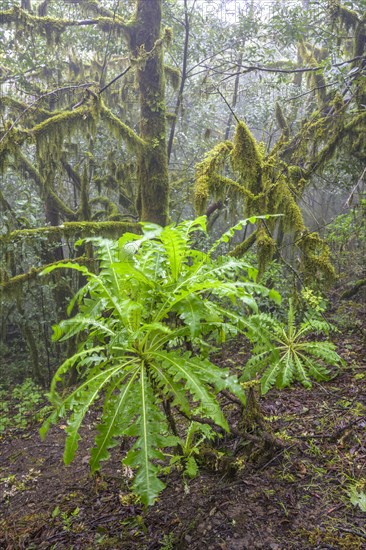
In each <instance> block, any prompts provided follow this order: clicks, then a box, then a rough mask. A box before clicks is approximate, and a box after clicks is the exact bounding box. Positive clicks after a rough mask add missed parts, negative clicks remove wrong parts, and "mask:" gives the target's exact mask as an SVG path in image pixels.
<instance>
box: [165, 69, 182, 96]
mask: <svg viewBox="0 0 366 550" xmlns="http://www.w3.org/2000/svg"><path fill="white" fill-rule="evenodd" d="M164 73H165V78H166V80H167V82H169V84H170V85H171V86H172V88H173V89H174V90H177V89H178V87H179V83H180V71H179V69H176V68H175V67H171V66H170V65H164Z"/></svg>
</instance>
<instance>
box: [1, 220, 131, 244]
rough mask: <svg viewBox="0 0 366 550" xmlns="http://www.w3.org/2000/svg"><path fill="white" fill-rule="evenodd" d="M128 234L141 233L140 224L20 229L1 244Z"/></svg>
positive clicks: (81, 223) (72, 223)
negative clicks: (28, 240) (41, 237)
mask: <svg viewBox="0 0 366 550" xmlns="http://www.w3.org/2000/svg"><path fill="white" fill-rule="evenodd" d="M126 232H138V233H140V232H141V228H140V225H139V224H138V223H130V222H116V221H109V222H65V223H64V224H62V225H58V226H49V227H38V228H36V229H19V230H16V231H12V232H11V233H9V234H7V235H2V236H0V243H10V242H11V243H17V242H20V241H22V240H23V239H35V238H39V237H40V236H42V235H44V236H45V237H48V236H50V237H53V236H58V237H60V238H61V237H65V238H84V237H95V236H103V237H119V236H121V235H123V233H126Z"/></svg>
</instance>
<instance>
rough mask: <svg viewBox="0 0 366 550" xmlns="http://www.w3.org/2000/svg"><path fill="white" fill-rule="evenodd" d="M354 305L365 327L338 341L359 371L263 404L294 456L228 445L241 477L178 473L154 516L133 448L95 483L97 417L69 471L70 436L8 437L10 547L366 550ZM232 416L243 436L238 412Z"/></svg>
mask: <svg viewBox="0 0 366 550" xmlns="http://www.w3.org/2000/svg"><path fill="white" fill-rule="evenodd" d="M347 304H348V305H345V306H344V307H345V308H346V312H345V313H344V312H343V313H342V315H343V319H344V315H345V316H346V317H347V316H348V319H353V320H354V326H353V327H351V328H353V330H351V331H350V332H346V331H344V332H343V333H342V334H340V335H339V336H338V337H337V338H338V351H339V353H340V354H341V355H342V356H343V358H344V359H345V360H346V362H347V366H346V368H345V369H344V370H343V371H342V372H341V374H340V375H339V376H338V377H336V378H334V379H333V380H332V381H330V382H328V383H324V384H315V385H314V388H313V390H311V391H308V390H305V389H304V388H302V387H300V386H295V387H294V388H292V389H289V390H286V391H281V392H280V391H275V390H274V391H271V392H269V394H268V395H267V396H266V397H265V398H262V399H261V401H260V404H261V408H262V410H263V413H264V415H265V418H266V429H267V430H268V431H270V432H271V433H273V434H275V436H276V437H277V438H279V439H280V441H281V442H282V447H280V448H278V449H276V450H275V451H273V450H272V454H270V453H269V454H264V453H262V454H261V453H260V452H257V456H256V457H254V453H253V449H251V453H248V451H247V449H246V446H245V445H243V442H240V441H239V440H238V438H237V437H235V436H231V437H230V438H227V439H226V440H224V441H221V442H220V451H221V452H223V453H226V454H227V455H229V454H231V455H235V457H236V464H237V465H238V466H239V467H238V469H237V470H236V471H232V470H230V471H229V470H228V469H225V466H224V464H225V461H224V460H222V461H221V460H216V462H215V461H213V463H211V464H210V461H209V460H207V461H206V464H204V465H203V467H202V469H201V473H200V476H199V477H197V478H196V479H194V480H183V479H182V477H181V476H180V475H179V474H178V473H177V472H173V473H171V474H170V475H169V477H168V478H167V480H166V482H167V488H166V490H165V491H164V492H163V493H162V495H161V497H160V499H159V501H158V502H157V504H156V505H155V506H154V507H152V508H150V509H148V510H144V509H143V508H142V507H141V506H140V505H139V504H138V503H137V502H136V500H135V498H134V496H133V495H132V494H131V493H130V492H129V484H130V479H129V471H128V470H127V469H123V467H122V466H121V458H122V457H123V454H124V450H123V448H122V447H121V448H117V449H115V451H114V453H113V454H112V458H111V460H110V461H109V462H108V463H106V464H105V467H104V469H103V473H102V475H101V476H100V477H94V478H92V477H90V475H89V471H88V448H89V446H90V444H91V440H92V438H93V434H94V429H93V415H90V416H89V425H88V424H87V425H86V426H85V427H84V429H83V433H82V436H83V437H82V440H81V442H80V447H79V453H78V456H77V458H76V459H75V461H74V463H73V464H72V465H71V466H69V467H66V466H64V465H63V462H62V453H63V444H64V428H65V426H62V425H59V426H57V427H55V428H54V429H53V430H52V431H50V433H49V435H48V436H47V439H46V441H45V442H41V440H40V437H39V435H38V426H33V427H32V428H31V429H27V430H11V431H8V432H7V433H5V435H3V436H2V439H1V451H0V464H1V466H0V514H1V516H0V517H1V519H0V547H1V548H4V549H7V550H10V549H18V548H19V549H22V548H24V549H29V550H30V549H37V550H38V549H39V550H42V549H57V550H61V549H67V550H71V549H82V550H86V549H94V548H96V549H119V548H121V549H126V550H127V549H150V550H153V549H165V550H169V549H186V548H187V549H188V548H189V549H192V550H195V549H197V550H198V549H200V550H202V549H213V550H216V549H222V550H235V549H238V550H239V549H252V548H263V549H269V550H276V549H282V550H290V549H302V550H303V549H310V548H318V549H349V550H357V549H366V528H365V519H366V514H365V513H364V512H362V511H361V508H360V507H359V506H355V505H354V504H352V503H351V499H350V496H349V494H348V493H349V491H351V487H354V488H355V489H354V490H356V492H357V491H358V492H359V493H361V492H363V493H366V434H365V426H366V363H365V342H364V341H363V336H364V334H362V330H361V323H362V317H361V315H362V311H361V309H360V308H356V307H353V306H352V304H350V303H347ZM347 307H348V308H349V311H348V310H347ZM242 350H243V343H240V342H236V343H235V344H231V345H230V346H227V347H226V348H225V349H223V350H222V352H221V353H220V354H219V356H218V357H217V360H218V361H220V362H221V363H222V364H226V365H228V364H230V362H232V361H234V362H235V363H236V364H240V362H242V361H243V353H242ZM231 408H233V406H232V405H231ZM228 410H230V406H229V407H228ZM229 414H230V415H231V417H230V419H231V421H232V422H233V424H234V425H235V422H236V421H237V419H236V417H235V412H233V411H232V412H231V413H229ZM251 445H252V443H251ZM254 450H255V449H254ZM249 454H250V455H251V458H248V456H249ZM220 456H221V455H220ZM222 456H225V455H224V454H223V455H222Z"/></svg>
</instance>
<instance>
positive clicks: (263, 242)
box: [256, 224, 276, 279]
mask: <svg viewBox="0 0 366 550" xmlns="http://www.w3.org/2000/svg"><path fill="white" fill-rule="evenodd" d="M256 245H257V259H258V279H260V278H261V277H262V275H263V273H264V272H265V270H266V268H267V266H268V264H269V262H270V261H271V260H272V258H273V256H274V253H275V250H276V241H275V240H274V239H272V237H271V236H270V235H269V234H268V232H267V230H266V228H265V226H264V225H263V224H261V226H260V227H259V228H258V231H257V238H256Z"/></svg>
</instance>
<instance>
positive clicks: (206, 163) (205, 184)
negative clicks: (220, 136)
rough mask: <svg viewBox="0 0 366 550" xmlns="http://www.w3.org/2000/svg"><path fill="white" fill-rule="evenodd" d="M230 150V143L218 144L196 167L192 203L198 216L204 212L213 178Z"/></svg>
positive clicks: (231, 145)
mask: <svg viewBox="0 0 366 550" xmlns="http://www.w3.org/2000/svg"><path fill="white" fill-rule="evenodd" d="M232 149H233V144H232V143H231V142H230V141H224V142H222V143H219V144H218V145H216V146H215V147H214V148H213V149H211V151H210V152H209V153H207V154H206V156H205V158H204V159H203V161H202V162H200V163H199V164H197V165H196V181H195V189H194V203H195V209H196V212H197V213H198V214H203V213H204V212H205V210H206V205H207V199H208V197H209V194H210V189H212V187H213V185H212V184H213V176H214V175H215V174H216V173H217V172H218V171H219V170H221V169H222V168H223V166H224V164H225V160H226V159H227V157H228V155H229V154H230V152H231V151H232Z"/></svg>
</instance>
